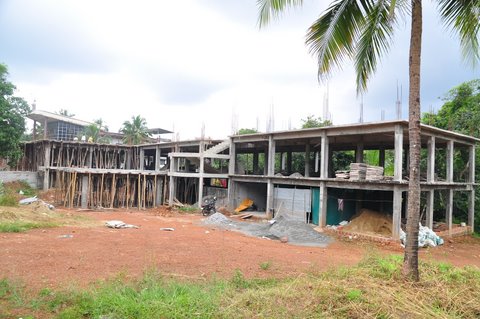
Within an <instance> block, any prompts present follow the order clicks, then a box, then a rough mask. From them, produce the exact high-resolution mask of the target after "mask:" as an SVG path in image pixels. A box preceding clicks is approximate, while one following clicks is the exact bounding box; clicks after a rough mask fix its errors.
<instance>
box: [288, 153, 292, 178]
mask: <svg viewBox="0 0 480 319" xmlns="http://www.w3.org/2000/svg"><path fill="white" fill-rule="evenodd" d="M287 173H288V175H290V174H292V152H291V151H288V152H287Z"/></svg>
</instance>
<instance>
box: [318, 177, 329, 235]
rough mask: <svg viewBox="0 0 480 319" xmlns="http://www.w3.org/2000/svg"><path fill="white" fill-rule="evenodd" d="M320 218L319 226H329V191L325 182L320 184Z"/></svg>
mask: <svg viewBox="0 0 480 319" xmlns="http://www.w3.org/2000/svg"><path fill="white" fill-rule="evenodd" d="M319 201H320V203H319V216H318V224H319V226H320V227H325V226H326V225H327V202H328V189H327V187H326V183H325V182H320V196H319Z"/></svg>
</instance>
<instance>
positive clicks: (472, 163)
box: [468, 145, 475, 184]
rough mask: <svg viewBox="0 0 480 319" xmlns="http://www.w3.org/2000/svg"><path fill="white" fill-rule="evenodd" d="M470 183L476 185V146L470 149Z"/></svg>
mask: <svg viewBox="0 0 480 319" xmlns="http://www.w3.org/2000/svg"><path fill="white" fill-rule="evenodd" d="M468 183H472V184H473V183H475V146H473V145H472V146H470V147H469V148H468Z"/></svg>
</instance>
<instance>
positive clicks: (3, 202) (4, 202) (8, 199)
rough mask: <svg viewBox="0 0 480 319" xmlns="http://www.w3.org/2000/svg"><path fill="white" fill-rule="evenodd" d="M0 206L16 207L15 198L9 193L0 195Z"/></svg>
mask: <svg viewBox="0 0 480 319" xmlns="http://www.w3.org/2000/svg"><path fill="white" fill-rule="evenodd" d="M0 206H7V207H16V206H18V201H17V197H15V195H13V194H11V193H4V194H3V195H0Z"/></svg>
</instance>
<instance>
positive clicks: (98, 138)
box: [82, 119, 111, 144]
mask: <svg viewBox="0 0 480 319" xmlns="http://www.w3.org/2000/svg"><path fill="white" fill-rule="evenodd" d="M102 132H108V126H106V125H105V123H104V122H103V120H102V119H97V120H95V121H94V122H93V123H92V124H90V125H88V126H86V127H85V129H84V131H83V133H82V135H85V136H86V138H87V140H90V138H91V140H92V142H94V143H105V144H108V143H110V142H111V138H110V137H108V136H104V135H102Z"/></svg>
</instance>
